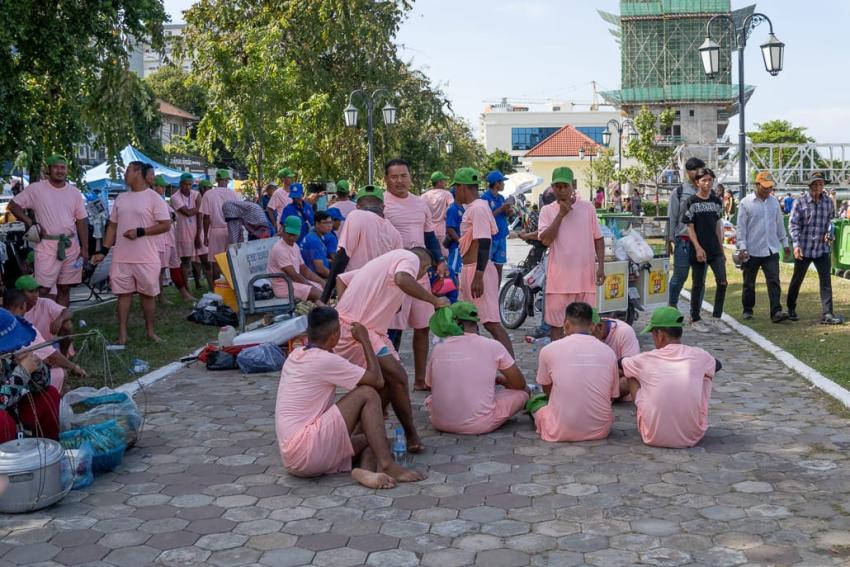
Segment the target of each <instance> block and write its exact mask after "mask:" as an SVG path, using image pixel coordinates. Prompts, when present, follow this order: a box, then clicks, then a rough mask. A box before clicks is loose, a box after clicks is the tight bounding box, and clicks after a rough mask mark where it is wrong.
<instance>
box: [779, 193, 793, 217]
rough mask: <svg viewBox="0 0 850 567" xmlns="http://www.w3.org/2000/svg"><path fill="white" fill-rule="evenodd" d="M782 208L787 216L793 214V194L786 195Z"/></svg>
mask: <svg viewBox="0 0 850 567" xmlns="http://www.w3.org/2000/svg"><path fill="white" fill-rule="evenodd" d="M782 208H783V209H784V210H785V214H786V215H790V214H791V209H793V208H794V197H792V196H791V193H785V198H784V199H782Z"/></svg>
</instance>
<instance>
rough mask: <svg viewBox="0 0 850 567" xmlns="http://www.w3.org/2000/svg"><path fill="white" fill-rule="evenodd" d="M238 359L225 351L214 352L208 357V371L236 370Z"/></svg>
mask: <svg viewBox="0 0 850 567" xmlns="http://www.w3.org/2000/svg"><path fill="white" fill-rule="evenodd" d="M236 368H238V366H237V365H236V357H235V356H233V355H232V354H230V353H229V352H224V351H223V350H214V351H212V352H211V353H209V355H207V370H235V369H236Z"/></svg>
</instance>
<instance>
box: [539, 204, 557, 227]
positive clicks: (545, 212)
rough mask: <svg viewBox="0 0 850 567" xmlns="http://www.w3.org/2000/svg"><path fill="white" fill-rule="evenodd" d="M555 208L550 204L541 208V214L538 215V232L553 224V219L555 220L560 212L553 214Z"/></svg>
mask: <svg viewBox="0 0 850 567" xmlns="http://www.w3.org/2000/svg"><path fill="white" fill-rule="evenodd" d="M553 211H554V209H552V207H550V206H549V205H546V206H545V207H543V208H542V209H540V215H539V216H538V217H537V231H538V234H539V233H541V232H543V231H544V230H546V229H547V228H549V227H550V226H552V221H553V220H555V217H556V216H557V214H558V213H554V214H553Z"/></svg>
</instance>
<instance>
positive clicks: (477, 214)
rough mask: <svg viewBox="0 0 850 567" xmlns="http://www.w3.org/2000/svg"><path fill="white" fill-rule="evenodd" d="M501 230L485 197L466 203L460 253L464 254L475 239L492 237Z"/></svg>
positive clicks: (462, 222)
mask: <svg viewBox="0 0 850 567" xmlns="http://www.w3.org/2000/svg"><path fill="white" fill-rule="evenodd" d="M497 232H499V227H498V226H497V225H496V218H495V217H494V216H493V213H492V212H491V211H490V205H488V204H487V201H485V200H484V199H475V200H474V201H472V202H471V203H470V204H468V205H466V210H465V211H464V212H463V218H462V219H461V221H460V242H459V244H460V254H461V256H463V255H464V254H466V253H467V251H468V250H469V247H470V246H472V241H473V240H478V239H481V238H483V239H492V238H493V235H494V234H496V233H497Z"/></svg>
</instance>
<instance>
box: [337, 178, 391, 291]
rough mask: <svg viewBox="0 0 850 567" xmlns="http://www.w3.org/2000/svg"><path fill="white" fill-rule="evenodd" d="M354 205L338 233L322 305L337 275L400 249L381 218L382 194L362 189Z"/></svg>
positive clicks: (387, 224) (388, 223)
mask: <svg viewBox="0 0 850 567" xmlns="http://www.w3.org/2000/svg"><path fill="white" fill-rule="evenodd" d="M355 201H356V202H357V210H355V211H352V212H350V213H349V214H348V215H347V216H346V222H345V223H343V225H342V229H341V230H340V232H339V242H338V243H337V250H336V255H335V256H334V261H333V264H331V272H330V275H329V276H328V282H327V284H326V285H325V290H324V292H323V293H322V301H324V302H325V303H327V302H328V301H329V300H330V297H331V295H332V294H333V291H334V290H335V289H336V277H337V276H338V275H339V274H343V273H345V272H347V271H351V270H358V269H360V268H362V267H363V266H365V265H366V264H367V263H369V262H370V261H371V260H374V259H375V258H377V257H378V256H383V255H384V254H386V253H387V252H389V251H390V250H397V249H399V248H402V241H401V235H400V234H399V233H398V231H397V230H396V228H395V227H394V226H393V225H392V223H391V222H390V221H388V220H387V219H385V218H384V190H383V189H381V188H380V187H375V186H374V185H366V186H365V187H361V188H360V190H359V191H357V195H356V196H355Z"/></svg>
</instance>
